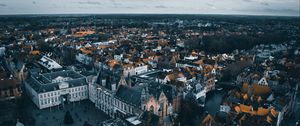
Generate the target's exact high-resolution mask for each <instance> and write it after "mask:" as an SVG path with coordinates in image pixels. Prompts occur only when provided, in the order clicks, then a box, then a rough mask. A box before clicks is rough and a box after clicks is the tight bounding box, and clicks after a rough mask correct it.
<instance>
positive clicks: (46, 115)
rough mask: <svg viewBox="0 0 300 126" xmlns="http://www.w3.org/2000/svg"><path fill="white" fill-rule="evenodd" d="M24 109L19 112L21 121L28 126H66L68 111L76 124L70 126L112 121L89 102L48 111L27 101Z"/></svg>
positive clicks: (56, 107)
mask: <svg viewBox="0 0 300 126" xmlns="http://www.w3.org/2000/svg"><path fill="white" fill-rule="evenodd" d="M22 103H23V105H22V106H24V107H22V108H21V109H20V110H19V111H20V112H19V113H20V115H19V118H20V121H21V122H22V123H24V124H25V125H26V126H27V125H29V126H64V125H65V124H64V116H65V114H66V112H67V111H69V112H70V114H71V116H72V119H73V120H74V123H73V124H71V125H69V126H84V124H85V123H88V124H90V125H92V126H96V125H98V124H99V123H100V122H103V121H105V120H108V119H110V118H109V117H108V116H107V115H106V114H104V113H103V112H102V111H100V110H98V109H96V108H95V105H94V104H93V103H92V102H91V101H89V100H83V101H80V102H72V103H69V104H66V105H65V106H64V107H63V106H62V105H61V106H54V107H51V108H46V109H42V110H40V109H38V108H37V107H36V106H35V105H34V104H33V103H32V102H31V101H28V99H27V100H26V102H25V104H24V102H22Z"/></svg>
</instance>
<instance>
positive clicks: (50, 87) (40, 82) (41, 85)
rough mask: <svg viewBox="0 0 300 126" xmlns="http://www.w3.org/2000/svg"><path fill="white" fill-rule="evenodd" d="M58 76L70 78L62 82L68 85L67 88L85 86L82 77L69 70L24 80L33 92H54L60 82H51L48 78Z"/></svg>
mask: <svg viewBox="0 0 300 126" xmlns="http://www.w3.org/2000/svg"><path fill="white" fill-rule="evenodd" d="M58 75H62V76H63V75H64V76H63V77H70V78H71V79H70V80H66V81H63V82H67V83H68V84H69V88H70V87H77V86H81V85H87V82H86V79H85V77H84V76H83V75H81V74H78V73H76V72H74V71H70V70H68V71H59V72H53V73H46V74H32V75H31V76H30V77H28V78H27V79H26V83H27V84H28V85H30V87H31V88H32V89H33V90H35V91H36V92H37V93H44V92H50V91H55V90H59V87H58V85H59V84H60V83H61V82H52V81H51V80H50V77H49V76H51V77H57V76H58ZM53 79H54V78H53Z"/></svg>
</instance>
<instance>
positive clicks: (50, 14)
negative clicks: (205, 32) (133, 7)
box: [0, 13, 300, 18]
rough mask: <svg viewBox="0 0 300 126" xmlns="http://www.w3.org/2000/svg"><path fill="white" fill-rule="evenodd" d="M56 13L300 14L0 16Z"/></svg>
mask: <svg viewBox="0 0 300 126" xmlns="http://www.w3.org/2000/svg"><path fill="white" fill-rule="evenodd" d="M55 15H70V16H71V15H206V16H256V17H294V18H299V17H300V14H299V15H273V14H257V15H256V14H234V13H233V14H222V13H211V14H210V13H202V14H200V13H11V14H1V13H0V16H55Z"/></svg>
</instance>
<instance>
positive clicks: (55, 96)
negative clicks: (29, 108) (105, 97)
mask: <svg viewBox="0 0 300 126" xmlns="http://www.w3.org/2000/svg"><path fill="white" fill-rule="evenodd" d="M25 89H26V93H27V94H28V96H30V98H31V100H32V101H33V103H34V104H36V106H37V107H38V108H39V109H44V108H48V107H52V106H57V105H61V104H62V105H64V104H68V103H70V102H73V101H80V100H84V99H88V84H87V81H86V77H85V76H83V75H81V74H79V73H76V72H75V71H71V70H67V71H58V72H52V73H45V74H32V75H31V76H30V77H28V79H27V80H26V81H25Z"/></svg>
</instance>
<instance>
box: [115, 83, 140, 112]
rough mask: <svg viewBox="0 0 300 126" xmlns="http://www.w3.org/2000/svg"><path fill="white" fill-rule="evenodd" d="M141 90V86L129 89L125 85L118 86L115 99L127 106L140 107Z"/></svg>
mask: <svg viewBox="0 0 300 126" xmlns="http://www.w3.org/2000/svg"><path fill="white" fill-rule="evenodd" d="M142 88H143V87H142V86H136V87H132V88H131V87H128V86H125V85H120V86H119V88H118V90H117V92H116V95H115V97H116V98H117V99H119V100H121V101H124V102H126V103H128V104H131V105H134V106H136V107H139V106H140V105H141V93H142Z"/></svg>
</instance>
